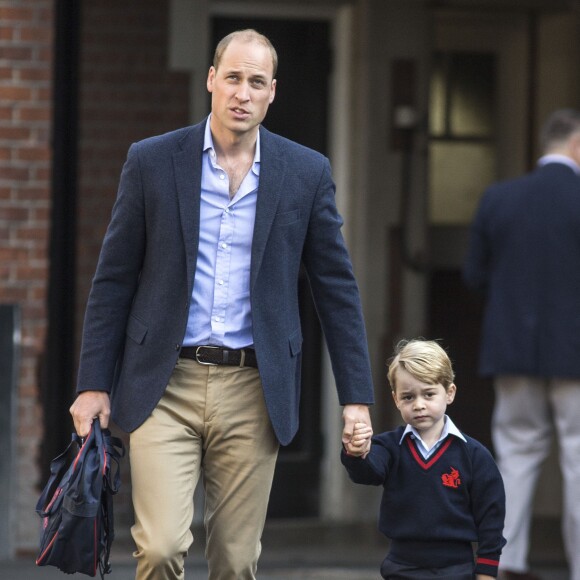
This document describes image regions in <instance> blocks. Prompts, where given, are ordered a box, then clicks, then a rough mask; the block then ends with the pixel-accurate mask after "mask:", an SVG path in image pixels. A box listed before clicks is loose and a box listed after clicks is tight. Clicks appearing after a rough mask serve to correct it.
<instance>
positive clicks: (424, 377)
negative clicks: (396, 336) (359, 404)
mask: <svg viewBox="0 0 580 580" xmlns="http://www.w3.org/2000/svg"><path fill="white" fill-rule="evenodd" d="M398 368H403V369H405V370H406V371H407V372H408V373H409V374H411V375H412V376H413V377H415V378H416V379H417V380H419V381H421V382H422V383H426V384H428V385H437V384H440V385H443V387H444V388H445V390H447V389H448V388H449V386H450V385H451V384H453V379H454V378H455V374H454V372H453V367H452V366H451V360H450V359H449V356H448V355H447V353H446V352H445V350H444V349H443V348H442V347H441V346H440V345H439V344H438V343H437V342H435V341H434V340H423V339H412V340H401V341H400V342H399V343H398V344H397V346H396V347H395V354H394V356H393V357H392V359H390V361H389V373H388V378H389V383H390V385H391V389H392V391H393V392H396V390H397V385H396V381H397V369H398Z"/></svg>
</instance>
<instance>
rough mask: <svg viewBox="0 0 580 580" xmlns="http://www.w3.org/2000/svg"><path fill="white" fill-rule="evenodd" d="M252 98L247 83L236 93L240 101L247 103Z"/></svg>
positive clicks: (239, 87)
mask: <svg viewBox="0 0 580 580" xmlns="http://www.w3.org/2000/svg"><path fill="white" fill-rule="evenodd" d="M249 98H250V89H249V87H248V85H247V84H246V83H241V84H240V85H239V86H238V90H237V91H236V99H238V101H247V100H249Z"/></svg>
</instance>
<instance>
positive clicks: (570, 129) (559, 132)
mask: <svg viewBox="0 0 580 580" xmlns="http://www.w3.org/2000/svg"><path fill="white" fill-rule="evenodd" d="M576 132H580V111H577V110H575V109H560V110H558V111H554V112H553V113H552V114H551V115H550V116H549V117H548V119H547V120H546V122H545V123H544V126H543V128H542V131H541V133H540V144H541V147H542V151H543V152H544V153H546V152H548V151H550V149H552V148H553V147H556V146H558V145H563V144H564V143H565V142H566V141H568V139H569V138H570V137H571V136H572V134H573V133H576Z"/></svg>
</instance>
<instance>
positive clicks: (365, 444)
mask: <svg viewBox="0 0 580 580" xmlns="http://www.w3.org/2000/svg"><path fill="white" fill-rule="evenodd" d="M342 418H343V420H344V429H343V430H342V444H343V445H344V448H345V449H346V451H347V453H349V454H350V455H355V456H358V457H363V458H364V457H366V456H367V455H368V453H369V451H370V448H371V439H370V438H371V436H372V425H371V416H370V413H369V408H368V405H345V406H344V409H343V411H342ZM357 423H364V424H365V425H366V426H367V428H368V429H367V430H366V432H365V434H364V436H363V437H362V438H361V437H359V436H358V435H357V437H356V438H355V436H354V431H355V425H356V424H357ZM369 430H370V432H369Z"/></svg>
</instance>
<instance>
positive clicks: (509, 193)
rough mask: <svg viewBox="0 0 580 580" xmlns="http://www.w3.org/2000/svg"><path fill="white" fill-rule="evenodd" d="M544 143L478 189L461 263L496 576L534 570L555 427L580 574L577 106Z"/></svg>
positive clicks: (566, 530)
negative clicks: (521, 171)
mask: <svg viewBox="0 0 580 580" xmlns="http://www.w3.org/2000/svg"><path fill="white" fill-rule="evenodd" d="M542 146H543V151H544V155H543V156H542V157H541V158H540V160H539V162H538V167H537V168H536V169H535V170H534V171H532V172H531V173H529V174H527V175H524V176H523V177H520V178H518V179H513V180H510V181H506V182H503V183H499V184H495V185H493V186H491V187H490V188H489V189H488V190H487V191H486V192H485V194H484V196H483V198H482V200H481V203H480V206H479V209H478V211H477V214H476V217H475V220H474V222H473V225H472V233H471V242H470V247H469V252H468V256H467V259H466V262H465V264H464V272H463V273H464V279H465V282H466V283H467V284H468V285H469V286H471V287H473V288H476V289H479V290H483V291H484V292H485V296H486V307H485V315H484V320H483V328H482V340H481V353H480V372H481V374H483V375H487V376H493V377H494V384H495V392H496V402H495V408H494V415H493V424H492V435H493V441H494V447H495V451H496V454H497V457H498V463H499V466H500V470H501V473H502V476H503V478H504V482H505V487H506V499H507V505H506V524H505V530H504V535H505V537H506V539H507V545H506V547H505V548H504V551H503V554H502V570H503V571H502V576H503V578H505V579H516V578H520V579H526V578H535V577H536V576H534V575H533V574H531V573H530V572H529V569H528V561H527V558H528V548H529V530H530V522H531V516H532V507H533V493H534V490H535V487H536V483H537V479H538V475H539V473H540V468H541V465H542V463H543V461H544V460H545V458H546V457H547V455H548V454H549V451H550V444H551V438H552V432H553V430H554V428H555V429H556V432H557V435H558V440H559V447H560V463H561V468H562V474H563V479H564V490H563V499H564V505H563V536H564V540H565V544H566V548H567V555H568V560H569V564H570V568H571V576H570V578H572V579H573V580H580V552H578V545H579V543H580V421H579V420H578V417H580V112H578V111H575V110H569V109H565V110H559V111H556V112H554V113H553V114H552V115H551V116H550V117H549V119H548V120H547V122H546V124H545V126H544V128H543V131H542Z"/></svg>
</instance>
